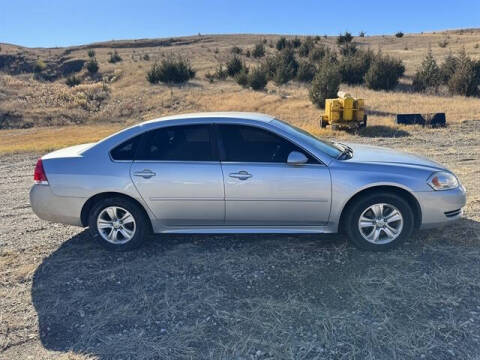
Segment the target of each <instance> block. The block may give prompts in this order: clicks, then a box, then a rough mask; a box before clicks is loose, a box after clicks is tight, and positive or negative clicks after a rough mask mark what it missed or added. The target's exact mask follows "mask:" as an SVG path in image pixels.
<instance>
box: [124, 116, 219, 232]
mask: <svg viewBox="0 0 480 360" xmlns="http://www.w3.org/2000/svg"><path fill="white" fill-rule="evenodd" d="M130 171H131V177H132V180H133V182H134V184H135V186H136V188H137V190H138V191H139V192H140V194H141V196H142V197H143V199H144V200H145V202H146V203H147V204H148V206H149V207H150V209H151V210H152V212H153V213H154V214H155V216H156V217H157V218H158V220H159V221H160V222H161V223H162V224H164V225H165V226H188V225H221V224H223V223H224V218H225V206H224V188H223V175H222V169H221V165H220V162H219V159H218V156H217V151H216V146H215V145H214V139H213V137H212V131H211V125H209V124H195V125H177V126H170V127H162V128H158V129H155V130H152V131H150V132H148V133H147V134H145V135H144V137H143V139H142V144H141V145H140V148H139V150H138V152H137V156H136V160H135V161H134V163H133V164H132V167H131V170H130Z"/></svg>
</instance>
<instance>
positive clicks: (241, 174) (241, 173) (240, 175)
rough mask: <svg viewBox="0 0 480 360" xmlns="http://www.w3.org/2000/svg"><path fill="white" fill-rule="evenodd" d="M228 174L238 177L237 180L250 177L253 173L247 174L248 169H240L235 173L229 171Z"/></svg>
mask: <svg viewBox="0 0 480 360" xmlns="http://www.w3.org/2000/svg"><path fill="white" fill-rule="evenodd" d="M228 176H230V177H232V178H236V179H239V180H247V179H249V178H251V177H252V176H253V175H252V174H249V173H248V171H245V170H242V171H239V172H236V173H230V174H229V175H228Z"/></svg>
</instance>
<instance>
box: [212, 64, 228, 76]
mask: <svg viewBox="0 0 480 360" xmlns="http://www.w3.org/2000/svg"><path fill="white" fill-rule="evenodd" d="M227 77H228V71H227V69H224V68H223V65H222V64H219V65H218V66H217V69H216V70H215V78H216V79H218V80H225V79H226V78H227Z"/></svg>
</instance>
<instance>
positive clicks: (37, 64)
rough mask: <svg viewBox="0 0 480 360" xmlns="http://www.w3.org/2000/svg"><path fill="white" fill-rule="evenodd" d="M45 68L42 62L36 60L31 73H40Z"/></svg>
mask: <svg viewBox="0 0 480 360" xmlns="http://www.w3.org/2000/svg"><path fill="white" fill-rule="evenodd" d="M46 68H47V64H45V62H44V61H43V60H40V59H38V60H37V61H35V65H34V66H33V71H34V72H35V73H41V72H42V71H43V70H45V69H46Z"/></svg>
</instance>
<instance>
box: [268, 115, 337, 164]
mask: <svg viewBox="0 0 480 360" xmlns="http://www.w3.org/2000/svg"><path fill="white" fill-rule="evenodd" d="M272 124H273V125H275V126H277V127H279V128H280V129H282V130H284V131H286V132H287V133H290V134H292V135H295V136H296V137H297V138H300V139H301V141H302V142H305V143H307V144H308V145H310V146H312V147H313V148H315V149H317V150H319V151H321V152H323V153H325V154H327V155H328V156H330V157H332V158H335V159H336V158H337V157H338V156H339V155H340V154H341V153H342V149H339V148H338V147H337V146H336V145H335V143H334V142H332V141H328V140H322V139H319V138H317V137H315V136H313V135H312V134H310V133H308V132H306V131H305V130H302V129H299V128H297V127H296V126H293V125H290V124H287V123H286V122H283V121H281V120H277V119H275V120H273V121H272Z"/></svg>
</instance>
